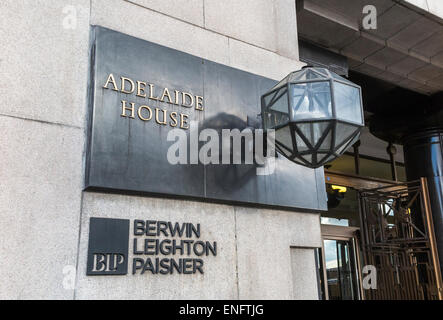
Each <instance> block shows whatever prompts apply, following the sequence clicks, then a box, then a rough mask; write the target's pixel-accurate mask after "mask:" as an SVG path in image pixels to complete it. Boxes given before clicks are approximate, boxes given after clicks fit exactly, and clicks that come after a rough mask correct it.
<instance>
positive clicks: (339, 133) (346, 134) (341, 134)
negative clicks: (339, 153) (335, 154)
mask: <svg viewBox="0 0 443 320" xmlns="http://www.w3.org/2000/svg"><path fill="white" fill-rule="evenodd" d="M335 128H336V129H335V148H337V147H339V146H341V145H342V144H343V143H344V144H346V143H345V141H347V140H349V139H351V136H352V135H353V134H354V133H355V132H356V131H357V130H358V129H357V128H356V127H355V126H352V125H350V124H346V123H341V122H337V126H336V127H335Z"/></svg>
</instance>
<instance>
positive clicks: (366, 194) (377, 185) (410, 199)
mask: <svg viewBox="0 0 443 320" xmlns="http://www.w3.org/2000/svg"><path fill="white" fill-rule="evenodd" d="M325 177H326V181H327V183H328V184H327V190H328V199H329V201H328V206H329V210H328V212H327V213H325V214H324V215H322V238H323V246H322V248H320V249H319V250H318V261H319V274H320V277H319V278H320V280H321V281H320V282H321V283H320V287H321V291H322V297H323V299H330V300H351V299H367V300H377V299H425V300H434V299H442V293H443V291H442V280H441V273H440V265H439V260H438V252H437V248H436V241H435V235H434V231H433V222H432V213H431V209H430V205H429V194H428V191H427V183H426V178H422V179H421V180H417V181H414V182H408V183H395V182H392V181H388V180H382V179H373V178H362V177H358V176H356V175H350V174H342V173H338V172H331V171H325ZM364 266H374V267H375V270H376V279H377V280H376V287H375V288H363V285H362V283H363V278H362V269H363V267H364ZM363 276H365V275H363Z"/></svg>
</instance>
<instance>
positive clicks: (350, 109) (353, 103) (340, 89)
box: [334, 81, 362, 123]
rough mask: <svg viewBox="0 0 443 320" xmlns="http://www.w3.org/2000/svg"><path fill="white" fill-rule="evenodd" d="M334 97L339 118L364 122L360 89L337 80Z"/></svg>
mask: <svg viewBox="0 0 443 320" xmlns="http://www.w3.org/2000/svg"><path fill="white" fill-rule="evenodd" d="M334 99H335V112H336V116H337V119H341V120H346V121H352V122H357V123H362V112H361V100H360V89H358V88H356V87H353V86H349V85H346V84H343V83H340V82H336V81H335V82H334Z"/></svg>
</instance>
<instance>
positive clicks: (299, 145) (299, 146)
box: [295, 133, 309, 152]
mask: <svg viewBox="0 0 443 320" xmlns="http://www.w3.org/2000/svg"><path fill="white" fill-rule="evenodd" d="M295 143H296V145H297V151H298V152H303V151H307V150H309V148H308V146H307V145H306V143H305V142H304V141H303V139H302V138H301V137H300V135H298V134H297V133H295Z"/></svg>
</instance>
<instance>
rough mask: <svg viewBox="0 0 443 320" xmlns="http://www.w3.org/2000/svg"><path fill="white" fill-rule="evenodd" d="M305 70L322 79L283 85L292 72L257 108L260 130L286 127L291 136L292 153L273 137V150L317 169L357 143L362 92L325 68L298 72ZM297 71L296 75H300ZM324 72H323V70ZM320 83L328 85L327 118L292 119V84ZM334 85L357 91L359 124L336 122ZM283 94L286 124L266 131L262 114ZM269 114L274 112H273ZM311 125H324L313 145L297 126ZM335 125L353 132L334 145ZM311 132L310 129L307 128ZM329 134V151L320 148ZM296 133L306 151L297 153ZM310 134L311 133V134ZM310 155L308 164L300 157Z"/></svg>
mask: <svg viewBox="0 0 443 320" xmlns="http://www.w3.org/2000/svg"><path fill="white" fill-rule="evenodd" d="M306 69H309V70H310V71H311V72H315V73H317V74H320V75H321V76H322V77H323V78H320V79H318V78H317V79H304V80H294V81H291V80H288V81H287V82H286V83H283V82H284V81H285V79H286V78H288V77H290V76H291V75H293V74H294V73H296V72H293V73H291V74H289V75H288V76H287V77H285V78H284V79H283V80H282V81H280V82H279V83H278V84H276V85H275V86H274V87H273V88H271V90H270V91H269V92H267V93H265V94H264V95H262V97H261V105H262V123H263V128H264V129H265V130H267V129H274V130H275V131H276V132H277V130H278V129H280V128H283V127H285V126H289V132H290V134H291V140H292V148H293V150H290V149H289V148H288V147H287V146H285V145H284V144H283V143H281V142H280V141H278V139H277V137H276V139H275V147H276V149H277V150H278V151H279V152H280V153H281V154H283V155H284V156H285V157H286V158H288V159H289V160H291V161H293V162H295V163H298V164H301V165H303V166H307V167H310V168H318V167H320V166H322V165H324V164H326V163H328V162H330V161H331V160H333V159H335V158H337V157H339V156H341V155H342V154H343V153H344V152H345V151H346V150H347V149H348V148H349V147H351V146H352V145H353V144H354V143H355V142H356V141H358V139H359V137H360V132H361V129H362V127H363V126H364V117H363V101H362V94H361V93H362V92H361V87H360V86H359V85H357V84H355V83H353V82H351V81H348V80H346V79H344V78H342V77H340V76H338V75H336V74H334V73H332V72H330V71H329V70H327V69H325V68H310V67H307V68H303V69H302V70H300V71H303V70H306ZM316 69H317V70H318V69H321V70H326V72H327V75H325V74H323V73H321V72H318V71H316ZM300 71H299V72H300ZM323 72H324V71H323ZM321 82H328V83H329V91H330V95H331V97H330V98H331V114H330V116H329V117H322V118H318V117H317V118H315V117H312V118H306V119H305V118H304V119H301V120H297V119H296V116H295V115H294V108H293V106H294V103H295V102H294V96H293V94H292V91H291V86H294V85H300V84H309V83H321ZM335 82H338V83H341V84H343V85H346V86H351V87H354V88H356V89H358V93H359V103H360V110H359V111H360V114H361V122H356V121H352V120H343V119H340V116H339V117H338V118H337V108H336V107H337V106H336V97H335V93H336V90H335ZM282 88H285V89H284V90H281V89H282ZM284 94H286V95H287V99H288V101H287V106H288V121H286V122H285V123H282V124H280V125H277V126H275V127H272V128H267V126H266V123H265V122H266V119H265V117H266V114H267V109H269V108H270V107H272V106H273V104H274V103H276V102H277V101H278V100H279V99H280V98H281V97H282V96H283V95H284ZM270 95H273V96H272V98H271V99H270V100H269V101H268V102H266V100H265V98H267V97H269V96H270ZM273 112H276V111H275V110H273ZM313 123H328V125H327V127H326V129H324V132H323V134H322V135H321V136H320V137H319V139H318V141H317V143H315V145H313V144H312V143H311V142H310V141H309V139H308V138H307V137H305V135H304V133H303V132H302V131H301V130H300V128H299V127H298V125H300V124H313ZM337 124H344V125H347V126H353V127H355V131H353V132H352V134H349V136H346V138H344V139H342V142H341V143H339V144H338V145H336V137H337ZM310 128H311V131H312V128H313V127H312V126H310ZM330 132H331V134H332V137H331V143H330V148H329V149H328V150H327V151H325V149H320V148H321V146H322V143H323V142H324V141H325V139H326V138H327V136H328V134H329V133H330ZM296 134H297V135H298V136H299V137H300V138H301V139H302V140H303V143H304V144H305V145H306V147H307V150H300V151H299V150H298V146H297V138H296ZM312 134H313V133H312V132H311V135H312ZM309 155H312V159H311V161H308V160H307V159H306V158H304V157H303V156H309Z"/></svg>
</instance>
